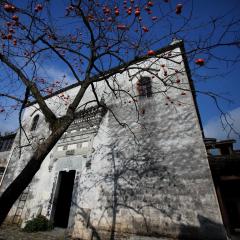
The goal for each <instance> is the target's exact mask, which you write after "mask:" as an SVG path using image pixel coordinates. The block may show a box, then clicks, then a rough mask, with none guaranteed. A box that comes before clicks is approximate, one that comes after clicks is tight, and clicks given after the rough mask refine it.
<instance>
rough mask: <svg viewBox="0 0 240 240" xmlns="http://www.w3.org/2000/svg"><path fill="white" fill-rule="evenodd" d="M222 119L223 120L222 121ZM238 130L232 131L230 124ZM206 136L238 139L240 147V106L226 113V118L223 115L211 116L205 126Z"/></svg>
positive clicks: (220, 138)
mask: <svg viewBox="0 0 240 240" xmlns="http://www.w3.org/2000/svg"><path fill="white" fill-rule="evenodd" d="M221 120H222V121H221ZM226 120H227V121H228V123H229V124H231V126H232V127H233V129H234V130H235V131H236V132H234V131H231V130H230V126H229V124H228V123H227V122H226ZM203 129H204V133H205V136H206V137H212V138H217V139H219V140H222V139H236V140H237V141H238V144H237V145H238V147H239V146H240V139H239V135H240V107H238V108H235V109H233V110H231V111H229V112H228V113H227V115H226V119H224V118H223V117H222V118H221V119H220V118H219V117H213V118H211V119H210V120H209V121H208V122H207V123H206V124H205V125H204V127H203Z"/></svg>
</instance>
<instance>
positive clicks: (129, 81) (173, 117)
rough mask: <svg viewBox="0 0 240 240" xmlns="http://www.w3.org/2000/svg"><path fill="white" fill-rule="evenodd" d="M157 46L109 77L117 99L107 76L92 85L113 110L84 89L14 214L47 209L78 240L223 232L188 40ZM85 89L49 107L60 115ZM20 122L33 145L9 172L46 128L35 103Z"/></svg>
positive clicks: (14, 158)
mask: <svg viewBox="0 0 240 240" xmlns="http://www.w3.org/2000/svg"><path fill="white" fill-rule="evenodd" d="M158 53H159V55H158V57H157V58H156V57H153V58H150V59H146V60H145V61H142V62H138V63H136V64H134V65H132V66H130V67H129V69H128V70H126V71H123V72H122V73H121V74H120V73H119V74H118V75H117V76H116V78H115V79H109V83H110V85H111V86H112V87H114V89H116V90H117V89H121V91H116V96H117V98H116V96H115V95H114V93H113V92H112V91H110V89H109V87H108V86H107V84H106V83H105V82H98V83H96V84H95V87H96V90H97V94H98V96H99V99H101V101H102V103H104V104H105V105H106V106H107V107H108V110H105V109H104V108H103V107H100V108H99V107H97V106H96V103H95V102H90V103H89V104H87V105H84V103H87V102H89V101H92V100H93V99H94V95H93V93H92V91H91V89H88V90H87V92H86V94H85V97H84V99H83V101H82V102H81V106H83V107H79V113H78V116H77V117H76V120H75V121H74V123H73V124H72V125H71V126H70V128H69V129H68V130H67V131H66V133H65V134H64V135H63V136H62V138H61V139H60V140H59V142H58V143H57V144H56V146H55V147H54V148H53V149H52V151H51V152H50V153H49V154H48V156H47V157H46V159H45V160H44V162H43V164H42V166H41V169H40V170H39V171H38V173H37V174H36V176H35V177H34V179H33V181H32V183H31V184H30V186H29V188H28V189H26V190H25V192H24V193H23V195H22V196H21V198H20V199H19V201H18V202H17V203H16V204H15V205H14V207H13V208H12V210H11V212H10V214H9V216H8V221H10V222H19V221H20V222H22V225H24V223H25V221H26V220H29V219H31V218H33V217H36V216H37V215H38V214H40V213H41V214H42V215H45V216H47V217H48V218H49V219H51V220H53V221H54V224H55V226H58V227H63V228H68V230H69V231H70V232H71V234H72V236H73V237H76V238H79V239H110V234H111V231H112V232H114V233H115V235H116V236H117V237H118V238H117V239H149V238H148V237H151V238H154V237H155V238H154V239H160V237H162V236H166V237H171V238H179V239H194V240H196V239H218V240H220V239H226V238H225V233H224V228H223V225H222V220H221V215H220V211H219V207H218V203H217V198H216V194H215V191H214V186H213V183H212V178H211V173H210V169H209V165H208V160H207V153H206V150H205V146H204V142H203V136H202V129H201V124H200V120H199V116H198V110H197V107H196V101H195V97H194V94H193V93H192V91H193V84H192V81H191V76H190V72H189V67H188V64H187V61H186V58H185V56H184V48H183V43H182V42H176V43H174V44H172V45H170V46H168V47H167V48H164V49H162V50H159V52H158ZM152 69H154V70H152ZM153 72H154V73H155V76H154V74H153ZM156 76H157V77H156ZM159 78H161V79H162V81H161V80H160V79H159ZM80 87H81V86H80V85H79V86H76V85H75V86H73V87H70V88H69V87H68V88H66V89H63V90H62V91H60V92H58V93H56V94H53V95H52V96H51V97H49V98H47V99H46V102H47V104H48V106H50V107H51V109H53V110H54V112H55V113H56V114H57V115H58V116H61V115H62V114H63V113H64V111H65V110H66V107H67V106H66V105H67V104H66V103H65V104H64V102H66V101H68V103H69V102H71V99H72V98H73V97H74V96H75V94H76V92H77V91H78V90H79V88H80ZM63 94H64V96H65V98H64V97H63ZM84 107H85V109H83V108H84ZM116 119H117V120H116ZM120 123H121V124H120ZM23 125H24V128H25V130H26V132H27V134H28V136H29V139H30V141H31V144H28V141H27V139H26V138H24V135H22V145H24V144H25V145H26V147H25V148H23V149H22V153H21V157H20V159H19V157H18V156H19V154H18V151H17V150H16V149H17V148H16V147H15V148H14V149H15V152H12V154H11V158H9V168H8V171H7V174H6V175H7V176H8V178H9V176H10V177H11V178H12V179H13V177H15V176H17V174H18V173H19V172H20V171H21V169H22V168H23V167H24V165H25V164H26V161H25V159H28V158H29V156H30V155H31V152H32V151H33V149H34V148H35V147H36V145H37V144H38V142H39V141H42V140H43V139H44V138H45V137H46V136H47V135H48V134H49V129H48V126H47V124H46V122H45V120H44V117H43V115H42V113H41V112H40V111H39V108H38V106H37V105H36V104H35V105H34V104H33V105H31V106H29V107H28V108H26V109H25V111H24V114H23ZM13 151H14V150H13ZM8 183H9V182H8V181H5V183H4V184H3V185H2V190H4V188H5V187H6V186H7V185H8ZM151 238H150V239H151Z"/></svg>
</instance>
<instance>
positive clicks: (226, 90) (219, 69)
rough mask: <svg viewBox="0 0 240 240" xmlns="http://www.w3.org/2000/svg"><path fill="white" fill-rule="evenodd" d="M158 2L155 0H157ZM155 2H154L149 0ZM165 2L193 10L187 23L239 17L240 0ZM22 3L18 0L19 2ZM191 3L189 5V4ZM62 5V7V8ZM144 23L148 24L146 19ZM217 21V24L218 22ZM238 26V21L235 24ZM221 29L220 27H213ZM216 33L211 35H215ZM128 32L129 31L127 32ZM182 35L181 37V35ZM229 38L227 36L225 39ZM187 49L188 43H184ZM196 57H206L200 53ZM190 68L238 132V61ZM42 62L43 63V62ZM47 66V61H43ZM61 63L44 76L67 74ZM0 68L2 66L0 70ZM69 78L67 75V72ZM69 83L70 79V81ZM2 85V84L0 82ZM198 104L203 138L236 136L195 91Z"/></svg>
mask: <svg viewBox="0 0 240 240" xmlns="http://www.w3.org/2000/svg"><path fill="white" fill-rule="evenodd" d="M158 1H159V0H158ZM65 2H66V1H63V2H62V1H59V4H57V6H56V5H55V8H56V9H55V13H56V15H58V14H59V15H60V14H61V13H62V12H63V10H62V9H63V8H62V6H64V5H65V6H66V4H65ZM153 2H156V1H153ZM169 2H170V3H169V5H162V6H163V9H164V8H169V7H173V8H174V6H175V5H176V4H177V3H182V4H183V13H182V16H184V14H186V15H188V14H189V13H190V10H193V14H192V15H193V17H192V19H191V26H194V25H198V23H204V22H207V21H209V20H210V19H211V18H213V17H215V16H220V15H221V14H223V13H228V15H227V17H226V19H228V20H229V21H230V20H231V19H233V18H237V17H238V16H240V1H239V0H230V1H227V0H218V1H217V0H212V1H207V0H201V1H199V0H194V1H192V2H191V1H188V0H187V1H186V0H185V1H175V0H171V1H169ZM21 4H22V3H21ZM192 6H193V7H192ZM64 8H65V7H64ZM157 11H159V9H158V10H156V9H154V14H155V15H156V13H157ZM172 19H173V22H174V24H175V25H176V26H178V25H179V24H180V21H179V19H180V18H179V17H178V16H174V15H173V18H172ZM146 24H150V23H149V22H146ZM217 24H221V22H218V23H217ZM239 25H240V24H239ZM217 27H218V28H219V29H220V30H221V26H219V25H218V26H217ZM220 30H219V32H216V33H215V34H216V35H218V33H219V34H220ZM156 31H163V32H164V31H166V29H165V30H164V26H161V25H159V26H158V25H157V26H155V28H154V31H153V32H150V33H149V35H146V36H151V37H154V36H155V34H156ZM209 31H210V29H208V28H207V27H206V28H205V27H202V28H201V29H197V30H196V29H193V30H192V31H189V32H188V35H187V36H186V38H187V39H188V40H189V41H190V40H196V39H199V38H204V37H205V36H206V35H207V34H208V33H209ZM131 34H132V33H131ZM179 35H180V37H182V36H184V33H181V34H179ZM184 37H185V36H184ZM236 39H240V27H239V34H238V35H236ZM226 40H229V39H226ZM169 41H170V40H169V39H165V40H164V41H163V43H161V44H162V45H166V44H167V43H169ZM154 47H155V48H159V47H160V45H159V44H158V43H157V44H156V45H155V46H153V48H154ZM186 48H187V51H188V49H190V48H189V45H188V44H186ZM239 50H240V47H238V48H237V47H235V48H229V47H224V48H219V49H218V48H216V49H215V50H213V53H214V54H216V55H217V56H218V57H228V58H231V57H235V56H236V55H237V54H239V53H240V51H239ZM199 57H206V56H204V54H203V55H202V56H201V55H199ZM189 63H190V67H191V69H192V75H193V76H192V77H193V80H194V83H195V86H196V89H197V90H199V91H205V92H206V91H211V92H214V93H216V94H219V95H221V96H223V97H224V98H226V99H228V100H229V101H227V100H223V98H222V99H221V98H219V106H220V108H221V110H222V111H223V112H224V113H227V114H228V115H227V120H228V121H229V123H231V124H233V126H234V128H236V130H238V131H239V132H240V94H239V90H240V79H239V75H240V66H239V65H240V64H239V63H235V64H233V63H230V62H224V61H216V60H214V59H208V60H207V62H206V65H205V66H204V67H202V68H199V69H196V66H195V65H194V62H193V59H189ZM45 64H46V63H45ZM46 65H47V64H46ZM63 69H64V65H63V64H61V63H60V62H56V63H55V64H54V65H53V64H52V63H49V65H48V70H50V71H48V75H50V77H51V75H58V74H59V75H62V73H63V72H64V73H65V74H68V72H67V71H64V70H63ZM1 70H2V69H1ZM69 78H71V76H70V75H69ZM70 82H71V81H70ZM2 86H3V85H2ZM197 100H198V105H199V109H200V114H201V119H202V122H203V126H204V128H205V134H206V136H207V137H216V138H221V139H224V138H226V137H230V138H231V137H233V138H238V136H237V135H236V134H233V133H231V134H230V136H228V134H227V133H229V129H228V128H227V127H226V129H225V131H224V129H223V128H224V126H225V125H224V122H223V125H221V124H220V120H219V119H220V111H219V109H218V108H217V107H216V104H215V102H214V101H213V100H212V99H211V98H209V97H208V96H206V95H202V94H198V95H197ZM16 119H17V112H12V113H9V114H8V116H6V115H4V114H0V131H1V132H4V131H11V130H15V129H16V128H17V123H16ZM237 146H238V147H240V143H239V139H238V145H237Z"/></svg>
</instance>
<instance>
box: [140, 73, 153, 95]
mask: <svg viewBox="0 0 240 240" xmlns="http://www.w3.org/2000/svg"><path fill="white" fill-rule="evenodd" d="M137 91H138V94H139V96H140V97H142V98H143V97H147V98H149V97H151V96H152V84H151V78H150V77H141V78H140V79H139V80H138V82H137Z"/></svg>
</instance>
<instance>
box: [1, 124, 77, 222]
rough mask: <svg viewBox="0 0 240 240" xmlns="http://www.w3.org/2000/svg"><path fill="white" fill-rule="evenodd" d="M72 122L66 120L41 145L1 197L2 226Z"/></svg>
mask: <svg viewBox="0 0 240 240" xmlns="http://www.w3.org/2000/svg"><path fill="white" fill-rule="evenodd" d="M71 122H72V120H68V121H67V120H66V121H64V122H62V123H61V125H60V127H59V128H57V129H56V130H55V131H54V132H53V133H52V134H51V135H50V136H49V137H48V138H47V139H46V141H45V142H44V143H42V144H41V145H39V147H38V148H37V150H36V151H35V152H34V154H33V156H32V157H31V158H30V160H29V162H28V163H27V165H26V166H25V167H24V169H23V170H22V172H21V173H20V174H19V175H18V176H17V177H16V179H15V180H14V181H13V182H12V183H11V184H10V185H9V186H8V187H7V189H6V190H5V191H4V192H3V194H2V195H1V196H0V226H1V224H2V223H3V221H4V219H5V218H6V217H7V214H8V212H9V211H10V209H11V207H12V206H13V204H14V202H15V201H16V200H17V199H18V198H19V196H20V195H21V193H22V192H23V191H24V189H25V188H26V187H27V186H28V185H29V184H30V183H31V181H32V179H33V177H34V175H35V174H36V173H37V171H38V170H39V169H40V167H41V164H42V162H43V160H44V159H45V157H46V156H47V154H48V153H49V152H50V151H51V149H52V148H53V147H54V146H55V144H56V143H57V141H58V140H59V139H60V137H61V136H62V134H63V133H64V132H65V131H66V129H67V128H68V127H69V125H70V124H71Z"/></svg>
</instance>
